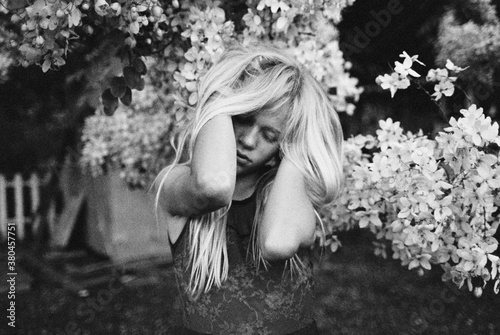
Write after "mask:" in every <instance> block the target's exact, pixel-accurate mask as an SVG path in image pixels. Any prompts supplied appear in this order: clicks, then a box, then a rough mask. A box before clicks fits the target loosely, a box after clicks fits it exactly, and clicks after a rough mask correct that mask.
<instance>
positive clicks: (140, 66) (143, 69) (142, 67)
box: [132, 58, 148, 75]
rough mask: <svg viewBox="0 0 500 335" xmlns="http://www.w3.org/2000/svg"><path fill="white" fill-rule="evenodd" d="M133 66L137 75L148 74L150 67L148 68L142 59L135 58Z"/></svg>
mask: <svg viewBox="0 0 500 335" xmlns="http://www.w3.org/2000/svg"><path fill="white" fill-rule="evenodd" d="M132 66H133V67H134V69H135V70H136V71H137V73H139V74H141V75H143V74H146V73H147V72H148V67H147V66H146V64H144V62H143V61H142V59H140V58H135V59H134V60H133V62H132Z"/></svg>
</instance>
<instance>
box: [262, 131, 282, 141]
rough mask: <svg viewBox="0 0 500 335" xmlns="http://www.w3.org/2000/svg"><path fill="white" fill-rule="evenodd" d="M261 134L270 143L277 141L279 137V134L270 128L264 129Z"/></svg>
mask: <svg viewBox="0 0 500 335" xmlns="http://www.w3.org/2000/svg"><path fill="white" fill-rule="evenodd" d="M263 136H264V139H265V140H266V141H268V142H272V143H273V142H276V141H278V138H279V134H278V133H276V132H275V131H272V130H264V131H263Z"/></svg>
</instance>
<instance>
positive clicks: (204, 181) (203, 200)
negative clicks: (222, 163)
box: [195, 175, 234, 208]
mask: <svg viewBox="0 0 500 335" xmlns="http://www.w3.org/2000/svg"><path fill="white" fill-rule="evenodd" d="M195 189H196V190H197V193H198V198H199V203H200V204H205V205H206V206H207V207H209V208H220V207H224V206H227V205H229V204H230V202H231V199H232V197H233V193H234V183H233V182H231V180H230V178H221V177H217V176H216V177H213V176H210V175H205V176H202V177H199V178H196V181H195Z"/></svg>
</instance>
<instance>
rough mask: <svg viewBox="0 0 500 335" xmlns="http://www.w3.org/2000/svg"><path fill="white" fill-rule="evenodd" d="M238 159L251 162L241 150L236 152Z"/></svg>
mask: <svg viewBox="0 0 500 335" xmlns="http://www.w3.org/2000/svg"><path fill="white" fill-rule="evenodd" d="M236 157H237V158H240V159H242V160H244V161H247V162H251V160H250V158H248V156H247V155H245V154H242V153H241V152H240V151H239V150H237V151H236Z"/></svg>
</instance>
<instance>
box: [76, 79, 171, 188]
mask: <svg viewBox="0 0 500 335" xmlns="http://www.w3.org/2000/svg"><path fill="white" fill-rule="evenodd" d="M141 95H142V97H140V99H137V100H136V101H134V103H132V104H131V106H130V107H128V108H120V109H119V110H118V111H117V112H116V113H114V114H113V115H112V116H105V115H93V116H91V117H88V118H87V119H86V120H85V125H84V128H83V135H82V142H83V147H82V152H81V160H80V162H81V164H82V166H83V167H84V169H86V170H89V171H90V172H91V173H92V175H94V176H97V175H100V174H103V173H105V172H106V171H107V170H109V169H118V170H119V171H120V175H121V177H122V178H123V179H124V180H125V181H126V182H127V184H128V185H129V186H130V187H133V188H136V187H137V188H147V187H148V186H149V185H150V184H151V182H152V181H153V179H154V177H155V176H156V175H157V174H158V172H159V171H160V170H161V169H162V168H163V167H165V166H166V165H167V162H168V159H169V158H171V155H172V148H171V147H170V146H168V145H167V143H168V142H169V138H170V134H171V130H172V127H173V125H174V120H173V118H172V116H171V115H169V114H167V113H144V112H143V113H137V110H140V111H143V110H158V109H161V105H162V104H163V101H162V100H161V98H160V96H159V95H158V94H157V92H156V91H155V89H154V87H153V86H151V85H149V84H148V85H146V87H145V89H144V90H143V91H142V92H141Z"/></svg>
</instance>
